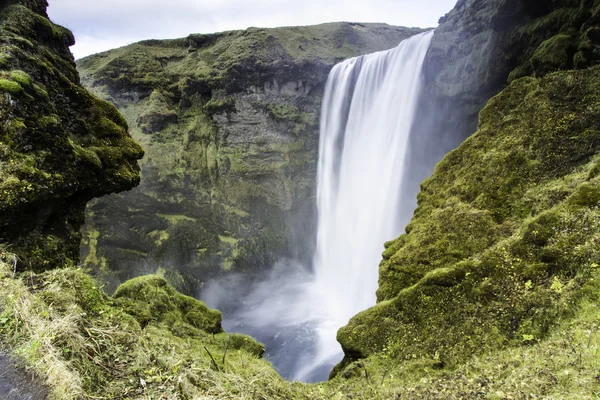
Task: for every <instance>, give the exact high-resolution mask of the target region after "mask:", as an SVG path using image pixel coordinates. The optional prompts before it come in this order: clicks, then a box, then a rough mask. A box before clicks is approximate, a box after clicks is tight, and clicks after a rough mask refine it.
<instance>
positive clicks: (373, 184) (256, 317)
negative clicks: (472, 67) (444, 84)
mask: <svg viewBox="0 0 600 400" xmlns="http://www.w3.org/2000/svg"><path fill="white" fill-rule="evenodd" d="M432 36H433V32H428V33H424V34H421V35H417V36H414V37H412V38H410V39H407V40H405V41H403V42H402V43H401V44H400V45H399V46H398V47H396V48H395V49H392V50H389V51H383V52H379V53H374V54H369V55H365V56H362V57H357V58H353V59H350V60H347V61H344V62H342V63H340V64H338V65H336V66H335V67H334V68H333V70H332V71H331V73H330V75H329V79H328V82H327V86H326V89H325V96H324V99H323V107H322V113H321V130H320V143H319V164H318V176H317V208H318V225H317V226H318V228H317V240H316V243H317V245H316V250H315V253H314V255H313V258H312V265H311V266H306V265H302V264H300V263H298V262H294V261H282V262H280V263H278V264H277V265H275V266H274V267H273V269H272V271H271V274H270V276H268V277H266V278H265V279H263V280H261V282H260V284H258V285H257V286H256V287H254V288H253V289H252V291H251V292H249V294H247V295H244V296H243V298H241V299H240V300H239V303H241V304H238V306H237V307H236V310H235V312H234V313H232V314H231V315H227V313H225V315H224V321H223V325H224V328H225V329H226V330H228V331H232V332H242V333H248V334H251V335H252V336H254V337H255V338H257V339H258V340H260V341H262V342H263V343H264V344H265V345H266V346H267V352H268V355H269V359H270V361H271V362H273V364H274V365H275V367H276V368H277V369H278V370H279V372H280V373H281V374H282V375H283V376H284V377H286V378H289V379H294V380H300V381H318V380H324V379H327V376H328V374H329V371H330V370H331V369H332V367H333V366H334V365H335V364H336V363H338V362H339V361H340V360H341V358H342V351H341V348H340V346H339V344H338V343H337V341H336V332H337V330H338V329H339V328H340V327H341V326H343V325H345V324H346V323H347V322H348V320H349V319H350V318H351V317H352V316H354V315H355V314H357V313H358V312H360V311H362V310H364V309H366V308H368V307H371V306H373V305H374V304H375V292H376V290H377V280H378V268H377V266H378V264H379V261H380V260H381V252H382V251H383V243H384V242H385V241H387V240H390V239H393V238H395V237H397V236H399V235H400V233H401V232H402V229H403V227H404V226H405V225H406V223H408V221H409V220H410V216H411V215H412V211H413V203H412V202H410V204H402V200H403V199H402V196H401V194H402V184H403V183H402V182H403V177H404V176H405V174H406V172H405V171H404V169H405V165H406V157H407V149H408V139H409V134H410V131H411V128H412V125H413V122H414V116H415V112H416V108H417V104H418V100H419V94H420V90H421V86H422V82H421V80H422V67H423V61H424V59H425V55H426V53H427V50H428V48H429V43H430V41H431V38H432ZM241 280H242V281H243V279H241ZM231 282H235V283H231ZM239 284H240V282H239V279H237V280H236V279H235V278H233V280H232V281H229V282H226V281H218V282H213V283H211V284H210V285H208V287H207V289H206V290H205V292H204V295H203V298H204V300H205V301H207V302H208V303H209V304H210V305H211V306H215V307H219V306H220V305H221V304H223V299H225V298H227V297H228V296H231V293H233V292H235V286H236V285H239Z"/></svg>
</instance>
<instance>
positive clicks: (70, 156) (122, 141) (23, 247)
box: [0, 0, 143, 271]
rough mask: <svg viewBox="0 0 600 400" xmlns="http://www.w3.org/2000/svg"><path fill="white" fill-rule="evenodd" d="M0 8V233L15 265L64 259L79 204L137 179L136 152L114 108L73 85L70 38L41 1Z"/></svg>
mask: <svg viewBox="0 0 600 400" xmlns="http://www.w3.org/2000/svg"><path fill="white" fill-rule="evenodd" d="M0 7H1V8H2V13H1V14H2V16H1V18H0V54H3V56H2V61H1V62H0V64H1V65H3V67H2V69H3V71H0V91H1V92H3V93H5V95H4V96H0V97H1V99H0V103H2V104H1V106H0V110H3V111H2V113H0V114H2V115H0V119H1V120H2V121H4V124H3V128H2V129H1V132H0V136H1V137H2V143H4V144H6V147H5V148H4V151H3V152H2V154H1V155H0V163H1V164H2V165H4V166H5V167H3V173H2V174H3V179H4V177H6V178H7V183H8V186H6V185H5V186H4V189H3V190H2V191H1V192H0V210H2V213H1V215H0V225H2V227H3V228H2V232H0V236H2V238H3V240H4V241H6V242H8V243H11V244H12V245H13V248H14V249H15V252H17V253H18V255H19V259H20V263H19V266H18V268H19V269H27V270H30V269H31V270H37V271H40V270H43V269H47V268H54V267H58V266H68V265H74V264H75V263H76V262H77V260H78V254H79V250H78V248H79V242H80V238H81V236H80V234H79V228H80V226H81V225H82V223H83V209H84V205H85V203H86V202H87V201H88V200H90V199H91V198H93V197H95V196H100V195H103V194H105V193H111V192H115V191H119V190H124V189H130V188H131V187H133V186H134V185H135V184H136V183H137V182H139V167H138V166H137V159H138V158H140V157H141V156H142V154H143V153H142V151H141V148H139V146H137V145H136V144H135V142H133V140H132V139H131V137H130V136H129V135H128V134H127V125H126V123H125V121H124V119H123V117H122V116H120V114H119V113H118V111H117V110H116V109H115V107H114V106H113V105H111V104H110V103H108V102H105V101H102V100H99V99H97V98H95V97H94V96H93V95H91V94H90V93H88V92H87V91H86V90H85V89H84V88H83V87H82V86H81V85H80V82H79V75H78V73H77V71H76V70H75V66H74V64H73V60H72V57H71V55H70V54H69V49H68V47H69V45H70V44H72V43H73V36H72V34H71V33H70V32H69V31H68V30H66V29H64V28H61V27H58V26H56V25H54V24H52V23H51V22H50V21H49V20H48V19H47V17H46V12H45V3H43V2H38V1H37V0H31V1H29V0H27V1H24V2H19V4H13V2H9V3H7V4H3V5H2V6H0ZM7 93H8V94H10V95H11V96H7V95H6V94H7ZM8 178H10V179H8ZM9 186H10V187H9ZM40 209H43V210H44V212H43V213H41V214H36V217H35V218H33V217H32V214H31V213H30V212H29V211H27V210H40ZM34 219H35V221H34ZM59 232H60V233H59Z"/></svg>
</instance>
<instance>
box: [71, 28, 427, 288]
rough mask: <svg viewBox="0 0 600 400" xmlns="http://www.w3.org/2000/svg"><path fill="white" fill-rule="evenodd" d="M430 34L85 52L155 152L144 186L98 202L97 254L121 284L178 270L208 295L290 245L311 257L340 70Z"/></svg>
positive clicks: (263, 34)
mask: <svg viewBox="0 0 600 400" xmlns="http://www.w3.org/2000/svg"><path fill="white" fill-rule="evenodd" d="M420 31H421V30H420V29H407V28H399V27H393V26H388V25H384V24H348V23H333V24H324V25H317V26H310V27H293V28H277V29H257V28H251V29H248V30H246V31H234V32H224V33H218V34H214V35H190V36H189V37H188V38H185V39H178V40H166V41H145V42H140V43H136V44H133V45H130V46H127V47H125V48H121V49H116V50H112V51H109V52H105V53H102V54H97V55H93V56H90V57H87V58H85V59H82V60H79V61H78V68H79V70H80V72H81V74H82V79H83V81H84V82H85V83H86V85H87V86H88V87H89V88H90V89H91V90H93V91H95V92H96V93H98V94H99V95H101V96H102V97H104V98H106V99H109V100H110V101H112V102H114V103H115V104H116V105H117V106H118V107H119V109H120V110H121V111H122V112H123V114H124V115H125V116H126V118H127V120H128V122H129V125H130V126H131V128H132V134H133V136H134V137H135V138H136V139H138V140H139V141H140V142H141V143H142V145H143V146H144V148H145V150H146V157H145V159H144V160H143V161H142V175H143V179H142V183H141V185H140V186H139V187H138V188H136V189H135V190H133V191H131V192H128V193H124V194H119V195H113V196H110V197H108V198H105V199H101V200H99V201H97V202H94V203H92V204H91V205H90V207H89V208H88V212H87V222H88V225H87V227H86V229H85V230H84V243H83V246H82V258H83V259H84V260H85V263H86V265H88V266H91V267H93V268H94V269H96V270H100V269H103V273H104V275H105V276H106V277H107V279H108V280H111V279H112V280H114V281H116V283H118V282H119V281H122V280H125V279H128V278H131V277H133V276H138V275H144V274H148V273H154V272H156V271H157V269H158V268H160V269H161V271H162V270H165V271H172V272H175V274H176V275H178V276H179V277H184V279H185V280H186V281H187V283H185V284H184V285H182V286H180V287H182V288H183V287H186V289H185V290H187V293H188V294H193V295H195V294H197V291H198V289H199V288H201V285H202V281H204V280H206V279H209V278H211V277H212V276H215V275H220V274H222V273H223V272H224V271H226V273H228V272H229V271H233V272H247V271H250V272H251V275H253V276H256V275H257V274H256V270H257V269H260V268H269V267H270V266H271V265H273V264H274V262H275V261H276V260H277V259H279V258H280V257H282V256H295V257H300V258H305V259H307V260H308V259H309V258H310V254H311V246H312V245H313V243H312V241H311V240H310V239H307V238H309V237H312V236H313V235H311V234H310V233H309V232H312V229H313V223H314V214H315V208H314V196H315V184H316V178H315V177H316V164H317V163H316V160H317V151H318V149H317V148H318V116H319V112H320V106H321V98H322V95H323V90H324V84H325V81H326V79H327V75H328V72H329V70H330V69H331V68H332V67H333V65H334V64H335V63H336V62H338V61H340V60H342V59H345V58H348V57H351V56H356V55H359V54H363V53H368V52H372V51H376V50H383V49H387V48H391V47H393V46H396V45H398V44H399V43H400V41H402V40H403V39H404V38H406V37H408V36H410V35H412V34H415V33H418V32H420ZM292 249H293V250H292ZM293 251H294V252H295V253H293ZM114 276H116V279H114V278H113V277H114ZM173 276H175V275H173ZM111 288H112V285H111Z"/></svg>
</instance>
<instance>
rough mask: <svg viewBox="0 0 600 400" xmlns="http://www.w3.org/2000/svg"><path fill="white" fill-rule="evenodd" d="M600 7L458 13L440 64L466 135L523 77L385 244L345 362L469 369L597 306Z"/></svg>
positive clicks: (480, 5) (437, 55)
mask: <svg viewBox="0 0 600 400" xmlns="http://www.w3.org/2000/svg"><path fill="white" fill-rule="evenodd" d="M536 4H537V3H536ZM599 12H600V7H599V3H598V2H595V3H594V2H590V1H581V2H579V1H573V2H569V1H563V2H549V3H544V4H543V5H539V4H538V5H536V6H533V5H532V4H530V2H519V1H512V2H511V1H502V2H498V1H488V2H476V1H473V2H468V1H460V2H459V3H458V5H457V8H456V9H455V10H454V11H453V12H451V13H450V14H448V16H447V17H446V18H444V19H443V21H445V22H443V24H442V25H441V27H440V28H439V29H438V30H437V31H436V36H435V37H436V39H435V40H434V43H433V45H432V48H431V51H430V55H429V57H430V59H431V60H433V61H432V62H433V65H431V66H430V68H429V70H428V73H429V74H433V75H430V76H429V78H430V79H429V87H430V88H431V90H433V92H431V93H433V95H434V96H435V98H436V99H438V100H439V101H440V102H441V104H448V101H449V100H450V99H454V101H455V105H454V106H449V107H448V108H446V109H442V111H441V113H442V114H443V113H444V112H448V111H447V110H451V111H453V112H456V113H457V115H456V116H455V117H456V118H458V119H464V120H465V121H467V124H465V125H461V127H460V129H466V128H467V127H468V126H469V125H468V118H469V108H470V107H471V106H473V107H474V110H476V107H475V105H476V104H477V102H479V101H481V99H483V98H485V96H486V95H489V94H490V93H492V92H494V91H498V90H500V89H501V88H500V86H499V82H504V81H509V82H510V84H509V85H508V87H506V88H505V89H503V90H502V91H501V92H500V93H499V94H498V95H497V96H495V97H493V98H492V99H491V100H490V101H489V102H488V103H487V105H486V106H485V108H484V109H483V110H482V111H481V112H480V113H479V125H478V128H477V132H476V133H475V134H474V135H473V136H471V137H470V138H468V139H467V140H466V141H464V143H462V144H461V145H460V147H459V148H458V149H456V150H454V151H452V152H450V153H449V154H448V155H447V156H445V157H444V159H443V160H442V161H441V162H440V163H439V164H438V165H437V167H436V170H435V172H434V174H433V176H432V177H430V178H428V179H426V180H425V181H424V182H423V184H422V185H421V192H420V194H419V196H418V203H419V206H418V208H417V210H416V212H415V215H414V218H413V220H412V221H411V223H410V224H409V225H408V227H407V228H406V232H407V233H406V234H404V235H402V236H400V237H399V238H398V239H396V240H394V241H391V242H389V243H387V244H386V250H385V252H384V253H383V261H382V262H381V264H380V287H379V290H378V293H377V294H378V300H379V303H378V305H377V306H375V307H374V308H372V309H370V310H367V311H365V312H363V313H361V314H359V315H358V316H356V317H354V318H353V319H352V320H351V321H350V323H349V325H348V326H346V327H344V328H342V329H341V330H340V331H339V333H338V340H339V341H340V343H341V344H342V347H343V348H344V351H345V354H346V359H345V361H344V363H342V364H341V365H340V366H339V367H338V370H342V369H343V368H344V367H347V366H348V365H349V364H350V362H351V361H353V360H356V359H359V358H365V357H371V358H372V359H374V360H395V362H398V360H405V359H410V358H412V359H420V360H423V361H424V362H426V363H427V362H429V363H431V365H433V366H437V367H438V368H443V367H444V366H455V365H458V364H461V363H462V362H464V360H466V359H468V358H469V357H471V356H472V355H473V354H481V353H482V352H484V353H485V352H492V351H496V350H497V349H500V348H503V347H506V346H522V345H527V344H531V343H535V342H537V341H541V340H544V339H545V338H546V337H547V336H548V335H549V334H551V333H552V332H553V329H554V328H555V327H556V326H557V324H559V323H560V322H561V321H564V320H568V319H570V318H577V316H578V315H580V313H581V312H582V311H581V310H582V309H585V304H588V303H589V302H595V301H597V300H598V297H599V295H600V289H599V288H598V285H597V282H598V268H597V267H598V261H599V260H598V243H599V242H598V240H599V238H600V225H599V224H598V222H599V221H600V220H599V217H600V215H599V214H598V200H599V199H600V197H598V190H599V188H600V186H599V184H600V181H598V155H597V154H598V152H599V150H600V125H599V124H598V121H599V119H598V117H599V116H598V110H599V104H598V100H599V97H598V89H599V86H598V85H599V83H600V70H599V68H598V67H597V66H592V65H594V64H596V63H597V62H598V59H599V58H598V56H599V54H600V52H599V51H598V50H599V49H600V41H598V39H599V38H598V37H597V36H596V34H595V33H594V32H597V31H598V29H599V28H598V22H599V21H600V20H599V19H598V15H599V14H598V13H599ZM435 60H437V61H435ZM527 75H531V76H527ZM431 93H430V96H431V95H432V94H431ZM444 98H446V100H444ZM448 121H452V118H450V117H448ZM436 123H437V122H436ZM433 125H435V124H433ZM434 127H435V126H434ZM435 129H437V131H435V130H434V131H433V132H431V133H430V134H431V135H434V136H439V137H442V135H443V133H444V126H438V127H437V128H435ZM460 129H457V126H456V125H450V126H448V133H449V134H456V133H459V136H460V134H462V133H461V132H460ZM426 144H427V141H426V140H424V139H422V142H421V143H420V145H421V146H425V145H426ZM582 304H583V305H582ZM440 332H442V333H441V334H440ZM386 362H388V361H386ZM348 368H350V369H351V368H352V367H348Z"/></svg>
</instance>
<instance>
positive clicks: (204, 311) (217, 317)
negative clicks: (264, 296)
mask: <svg viewBox="0 0 600 400" xmlns="http://www.w3.org/2000/svg"><path fill="white" fill-rule="evenodd" d="M114 298H115V299H117V300H118V303H119V305H120V306H122V307H123V309H124V310H125V312H127V313H128V314H131V315H133V316H134V317H135V319H136V320H137V321H138V322H139V323H140V324H141V325H142V326H146V325H148V324H149V323H150V322H155V323H160V324H164V325H165V326H166V327H167V328H168V329H170V330H171V331H172V332H174V333H175V332H182V331H183V332H184V331H185V330H186V329H185V328H186V327H187V326H192V327H194V328H197V329H202V330H203V331H205V332H208V333H221V332H222V331H223V329H222V328H221V313H220V312H218V311H216V310H210V309H209V308H208V307H206V305H205V304H204V303H203V302H201V301H199V300H196V299H194V298H192V297H188V296H185V295H182V294H179V293H177V292H176V291H175V289H174V288H173V287H172V286H170V285H169V284H168V283H167V281H166V280H164V279H163V278H160V277H158V276H142V277H138V278H135V279H132V280H130V281H127V282H125V283H123V284H122V285H120V286H119V287H118V288H117V290H116V292H115V294H114ZM191 332H193V331H191Z"/></svg>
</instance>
